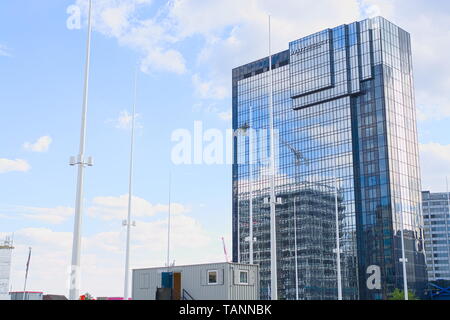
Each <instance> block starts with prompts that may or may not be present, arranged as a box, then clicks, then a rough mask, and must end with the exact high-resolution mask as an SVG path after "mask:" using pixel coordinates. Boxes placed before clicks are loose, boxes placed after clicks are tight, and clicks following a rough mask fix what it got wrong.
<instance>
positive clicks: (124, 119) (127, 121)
mask: <svg viewBox="0 0 450 320" xmlns="http://www.w3.org/2000/svg"><path fill="white" fill-rule="evenodd" d="M141 118H142V116H141V115H140V114H139V113H137V114H136V115H135V117H134V119H135V123H134V125H135V128H136V129H142V128H143V127H144V126H143V125H142V123H141V122H140V121H139V119H141ZM132 121H133V115H131V114H130V113H128V111H127V110H123V111H121V112H120V114H119V116H118V117H117V118H116V119H108V120H106V122H107V123H112V124H113V125H114V127H115V128H117V129H122V130H131V125H132Z"/></svg>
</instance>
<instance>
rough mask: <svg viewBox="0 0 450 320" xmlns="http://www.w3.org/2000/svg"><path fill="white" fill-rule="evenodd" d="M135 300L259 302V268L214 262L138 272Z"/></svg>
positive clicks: (135, 278) (135, 280)
mask: <svg viewBox="0 0 450 320" xmlns="http://www.w3.org/2000/svg"><path fill="white" fill-rule="evenodd" d="M132 281H133V282H132V286H133V288H132V297H133V300H259V271H258V266H256V265H248V264H237V263H210V264H200V265H190V266H173V267H170V269H169V270H168V269H167V267H163V268H149V269H135V270H133V280H132Z"/></svg>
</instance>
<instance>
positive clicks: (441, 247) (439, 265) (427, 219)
mask: <svg viewBox="0 0 450 320" xmlns="http://www.w3.org/2000/svg"><path fill="white" fill-rule="evenodd" d="M422 206H423V219H424V224H425V228H424V230H425V252H426V256H427V267H428V280H429V281H437V280H450V194H449V193H431V192H429V191H424V192H422Z"/></svg>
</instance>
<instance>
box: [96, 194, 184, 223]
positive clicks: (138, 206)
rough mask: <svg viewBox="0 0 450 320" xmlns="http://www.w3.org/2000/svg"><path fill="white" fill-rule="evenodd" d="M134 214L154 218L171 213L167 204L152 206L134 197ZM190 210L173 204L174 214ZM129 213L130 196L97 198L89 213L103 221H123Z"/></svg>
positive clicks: (134, 215) (172, 211) (172, 210)
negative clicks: (160, 214) (159, 214)
mask: <svg viewBox="0 0 450 320" xmlns="http://www.w3.org/2000/svg"><path fill="white" fill-rule="evenodd" d="M132 200H133V201H132V214H133V217H152V216H155V215H156V214H158V213H164V212H168V211H169V206H168V205H165V204H151V203H150V202H148V201H147V200H145V199H142V198H139V197H136V196H133V198H132ZM189 211H190V209H189V208H187V207H186V206H184V205H182V204H179V203H172V204H171V213H172V214H175V215H177V214H183V213H187V212H189ZM127 212H128V195H127V194H126V195H121V196H119V197H96V198H94V200H93V205H92V206H91V207H89V208H88V213H89V215H90V216H92V217H96V218H100V219H103V220H114V219H119V220H123V219H125V218H126V216H127Z"/></svg>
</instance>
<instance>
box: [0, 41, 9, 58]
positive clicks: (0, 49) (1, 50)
mask: <svg viewBox="0 0 450 320" xmlns="http://www.w3.org/2000/svg"><path fill="white" fill-rule="evenodd" d="M0 56H3V57H11V56H12V55H11V49H9V48H8V47H7V46H5V45H2V44H0Z"/></svg>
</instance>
